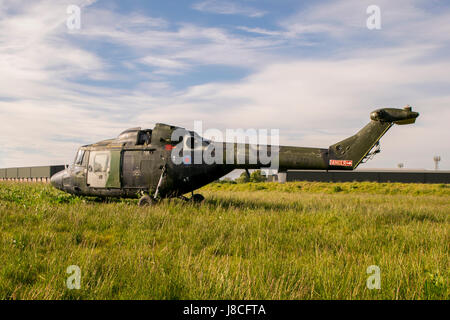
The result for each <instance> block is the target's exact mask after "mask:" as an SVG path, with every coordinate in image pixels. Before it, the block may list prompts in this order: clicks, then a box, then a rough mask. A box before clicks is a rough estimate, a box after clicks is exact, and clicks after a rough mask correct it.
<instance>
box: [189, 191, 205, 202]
mask: <svg viewBox="0 0 450 320" xmlns="http://www.w3.org/2000/svg"><path fill="white" fill-rule="evenodd" d="M191 200H192V201H194V202H195V203H200V202H203V201H204V200H205V197H204V196H202V195H201V194H199V193H196V194H194V195H193V196H192V198H191Z"/></svg>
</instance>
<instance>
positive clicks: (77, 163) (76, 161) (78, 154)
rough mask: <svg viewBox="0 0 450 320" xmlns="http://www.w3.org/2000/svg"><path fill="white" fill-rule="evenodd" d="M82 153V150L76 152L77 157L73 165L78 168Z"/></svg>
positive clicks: (81, 160) (81, 161)
mask: <svg viewBox="0 0 450 320" xmlns="http://www.w3.org/2000/svg"><path fill="white" fill-rule="evenodd" d="M84 153H85V151H84V150H78V153H77V156H76V157H75V162H74V164H75V165H77V166H80V165H81V164H82V163H83V157H84Z"/></svg>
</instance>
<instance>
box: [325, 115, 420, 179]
mask: <svg viewBox="0 0 450 320" xmlns="http://www.w3.org/2000/svg"><path fill="white" fill-rule="evenodd" d="M418 116H419V113H417V112H413V111H412V109H411V107H410V106H406V107H405V108H403V109H392V108H385V109H379V110H376V111H374V112H372V113H371V114H370V119H371V121H370V122H369V123H368V124H367V125H366V126H365V127H364V128H363V129H361V130H360V131H359V132H358V133H356V134H355V135H354V136H351V137H350V138H347V139H345V140H342V141H340V142H338V143H336V144H334V145H332V146H330V148H329V150H328V155H329V169H331V170H342V169H344V170H345V169H347V170H353V169H356V167H358V165H359V164H360V163H361V162H362V161H363V160H364V158H366V156H367V155H368V154H369V152H370V151H371V150H372V148H373V147H374V146H375V145H376V144H377V143H378V142H379V140H380V139H381V137H383V135H384V134H385V133H386V132H387V131H388V130H389V129H390V128H391V127H392V126H393V125H394V124H399V125H403V124H412V123H414V122H415V121H416V118H417V117H418Z"/></svg>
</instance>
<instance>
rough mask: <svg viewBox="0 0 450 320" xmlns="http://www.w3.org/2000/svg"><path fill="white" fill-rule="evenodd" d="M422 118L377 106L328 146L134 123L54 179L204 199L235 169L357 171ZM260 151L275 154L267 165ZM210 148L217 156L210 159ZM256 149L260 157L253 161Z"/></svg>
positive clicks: (83, 152)
mask: <svg viewBox="0 0 450 320" xmlns="http://www.w3.org/2000/svg"><path fill="white" fill-rule="evenodd" d="M418 116H419V113H417V112H413V111H412V108H411V107H410V106H406V107H404V108H403V109H394V108H383V109H378V110H375V111H373V112H372V113H371V114H370V119H371V120H370V122H369V123H368V124H367V125H366V126H365V127H364V128H363V129H361V130H360V131H359V132H357V133H356V134H355V135H353V136H351V137H349V138H347V139H345V140H342V141H340V142H338V143H336V144H334V145H332V146H330V147H329V148H327V149H321V148H305V147H293V146H273V145H272V146H264V145H255V144H248V143H229V142H228V143H227V142H215V141H211V140H207V139H203V138H202V137H200V136H199V135H198V134H197V133H195V132H193V131H188V130H186V129H184V128H181V127H176V126H172V125H167V124H162V123H158V124H156V125H155V127H154V128H153V129H141V128H131V129H128V130H126V131H124V132H122V133H121V134H120V135H119V136H118V137H117V138H115V139H110V140H105V141H101V142H97V143H94V144H91V145H86V146H82V147H81V148H79V150H78V152H77V154H76V157H75V160H74V163H73V164H72V165H70V166H68V167H67V168H66V169H65V170H63V171H61V172H59V173H57V174H55V175H53V176H52V177H51V183H52V185H53V186H54V187H56V188H57V189H60V190H63V191H65V192H68V193H71V194H75V195H85V196H100V197H125V198H140V199H139V205H140V206H145V205H151V204H153V203H155V202H156V201H157V200H159V199H162V198H171V197H179V198H182V199H184V200H191V201H195V202H201V201H203V200H204V197H203V196H202V195H200V194H194V191H195V190H197V189H199V188H201V187H202V186H204V185H206V184H208V183H211V182H213V181H215V180H217V179H219V178H221V177H223V176H224V175H226V174H228V173H230V172H231V171H233V170H235V169H245V170H246V171H247V173H248V170H249V169H258V168H261V167H270V166H273V164H274V163H275V162H276V163H277V167H278V171H279V172H285V171H286V170H288V169H307V170H308V169H310V170H354V169H355V168H357V167H358V165H359V164H360V163H362V162H364V161H366V160H367V159H370V158H371V157H373V156H374V155H375V154H376V153H378V152H379V151H380V149H379V140H380V139H381V137H382V136H383V135H384V134H385V133H386V132H387V131H388V130H389V129H390V128H391V127H392V126H393V125H394V124H399V125H404V124H412V123H414V122H415V121H416V118H417V117H418ZM262 151H265V152H266V154H268V155H270V156H271V157H270V158H269V163H268V162H267V159H266V158H267V157H266V158H265V159H264V161H263V158H262V156H261V154H262ZM204 153H208V154H209V155H210V156H213V158H215V161H212V162H211V161H207V159H206V158H205V157H202V156H201V155H202V154H204ZM199 154H200V157H199V156H198V155H199ZM252 154H256V155H257V156H256V158H255V159H253V160H254V161H250V160H251V159H250V158H251V155H252ZM180 159H181V161H180ZM194 160H195V161H194ZM242 160H243V161H242ZM187 193H191V194H192V196H191V197H190V198H189V199H188V198H186V197H185V196H183V195H184V194H187Z"/></svg>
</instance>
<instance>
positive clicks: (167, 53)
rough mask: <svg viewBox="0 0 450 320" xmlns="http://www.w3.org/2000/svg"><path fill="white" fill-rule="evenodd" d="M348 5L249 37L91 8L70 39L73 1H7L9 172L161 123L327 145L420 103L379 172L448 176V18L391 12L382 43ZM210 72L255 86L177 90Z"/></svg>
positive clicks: (4, 100)
mask: <svg viewBox="0 0 450 320" xmlns="http://www.w3.org/2000/svg"><path fill="white" fill-rule="evenodd" d="M71 2H72V1H71ZM349 2H351V3H353V4H355V2H352V1H349ZM345 3H346V2H345ZM345 3H344V2H338V3H337V4H336V5H334V4H332V5H323V4H320V5H311V6H310V7H309V8H308V9H303V10H302V11H300V12H298V13H296V14H293V15H292V16H290V17H287V18H285V19H283V21H282V22H279V28H278V29H275V30H269V28H259V27H257V28H255V27H245V26H242V27H240V28H239V29H238V30H241V31H245V32H247V33H248V34H243V33H242V32H241V33H236V28H234V27H233V28H231V29H225V28H223V27H222V28H218V27H214V26H200V25H198V24H196V23H195V22H192V21H191V22H177V23H173V22H170V21H167V20H165V19H162V18H158V17H156V18H155V17H149V16H146V15H144V14H142V13H140V14H138V13H127V14H124V13H118V12H114V11H111V10H107V9H104V8H100V7H99V6H85V7H83V10H82V29H81V30H79V31H78V32H76V33H73V34H72V33H68V32H67V29H66V27H65V19H66V17H67V15H66V11H65V6H66V4H65V3H64V2H61V3H59V4H58V5H55V4H54V2H47V1H42V2H35V3H33V5H26V6H25V5H23V4H22V5H16V3H15V2H1V4H2V5H3V7H0V14H1V16H2V19H0V27H1V30H8V32H2V33H0V42H1V43H2V46H1V47H0V70H2V79H3V80H2V83H1V86H0V119H1V121H2V126H0V144H1V145H2V154H1V157H0V166H1V167H4V166H20V165H24V166H28V165H41V164H42V165H46V164H51V163H53V164H55V163H64V162H68V161H71V160H72V158H73V154H74V152H75V150H76V148H77V147H78V146H79V145H82V144H86V143H91V142H95V141H98V140H102V139H106V138H110V137H113V136H116V135H117V134H118V133H119V132H121V131H122V130H123V129H125V128H127V127H135V126H143V127H151V126H152V125H153V124H154V123H156V122H164V123H171V124H175V125H181V126H185V127H188V128H191V129H192V127H193V121H194V120H203V121H204V128H205V129H206V128H208V127H216V128H220V129H225V128H228V127H229V128H239V127H240V128H251V127H253V128H279V129H281V130H280V133H281V141H282V143H284V144H290V145H304V146H321V147H327V146H328V145H330V144H332V143H334V142H336V141H338V140H339V139H342V138H344V137H347V136H349V135H351V134H353V133H354V132H355V131H356V130H358V129H360V128H361V127H362V126H363V125H365V123H367V122H368V115H369V112H370V111H372V110H373V109H375V108H378V107H385V106H392V107H401V106H403V105H405V104H411V105H413V106H414V107H415V108H417V110H418V111H419V112H421V117H420V118H419V119H418V121H417V124H416V125H414V126H406V127H395V128H393V129H392V131H391V132H389V133H388V135H387V136H386V137H385V138H384V139H383V140H382V148H383V152H382V154H381V155H379V156H377V157H376V158H375V159H376V160H375V161H373V162H369V164H368V165H369V166H372V167H394V166H395V165H396V164H397V163H398V162H406V165H407V167H429V168H431V167H432V166H433V162H432V156H433V155H434V154H435V153H439V154H440V155H441V156H442V158H443V161H442V167H443V168H445V167H447V168H448V167H450V150H449V145H448V143H446V141H449V140H450V136H449V132H448V130H447V123H446V122H447V119H449V118H450V114H449V112H450V109H449V105H450V96H449V94H448V87H449V85H450V83H449V82H450V79H449V77H448V71H449V70H450V65H449V61H448V47H446V45H448V34H449V33H447V34H442V33H441V32H438V31H439V24H441V25H442V27H441V29H443V30H444V31H445V30H447V29H446V28H447V26H446V24H445V23H443V21H445V18H447V15H448V10H447V11H446V10H442V11H441V12H439V13H430V12H429V11H427V10H425V9H423V8H420V6H405V7H404V10H403V11H402V9H401V8H399V7H391V8H392V11H391V9H389V7H385V4H386V5H387V2H386V3H385V2H383V3H382V7H381V9H382V18H383V28H382V30H381V31H380V32H379V33H373V32H371V31H368V30H367V29H366V28H365V27H364V26H365V18H366V14H365V8H363V7H361V8H362V9H364V10H362V11H361V12H359V11H358V10H357V13H353V12H349V11H348V10H351V8H350V7H349V6H347V5H346V4H345ZM402 3H403V2H402ZM80 4H81V3H80ZM85 4H86V3H85ZM357 8H360V7H357ZM394 9H395V10H394ZM385 11H388V12H385ZM327 12H328V14H329V16H330V12H332V13H333V14H331V16H330V17H329V18H327ZM383 12H385V13H383ZM360 14H361V15H360ZM384 14H386V15H387V16H386V17H385V16H384ZM389 15H390V16H391V17H392V18H389ZM394 17H395V18H396V19H397V20H398V21H400V22H399V24H398V25H397V24H395V23H394V22H395V21H394V19H393V18H394ZM447 21H448V20H447ZM336 28H337V29H336ZM336 30H337V31H336ZM408 30H414V32H411V31H408ZM306 35H308V37H313V38H314V41H312V42H309V41H305V39H304V38H305V37H306ZM305 43H306V44H305ZM373 44H375V45H373ZM305 45H307V46H308V48H307V50H309V51H308V55H302V54H301V53H303V52H304V51H299V50H300V49H301V50H305V48H304V46H305ZM296 46H297V47H296ZM293 48H294V49H293ZM298 48H300V49H298ZM297 49H298V50H297ZM299 52H300V53H299ZM209 65H223V66H232V67H237V68H241V69H243V70H246V71H247V74H249V75H248V76H246V77H245V78H243V79H237V80H236V79H235V80H228V81H219V80H217V79H216V78H214V77H213V76H212V75H211V76H209V77H208V78H207V79H204V81H203V84H199V85H193V84H192V83H190V82H185V84H184V86H183V87H181V88H180V87H176V88H175V86H174V85H173V82H174V79H177V78H176V77H179V76H180V74H187V75H189V74H190V72H194V71H196V69H197V67H199V66H202V67H208V66H209ZM208 70H211V69H208Z"/></svg>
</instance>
